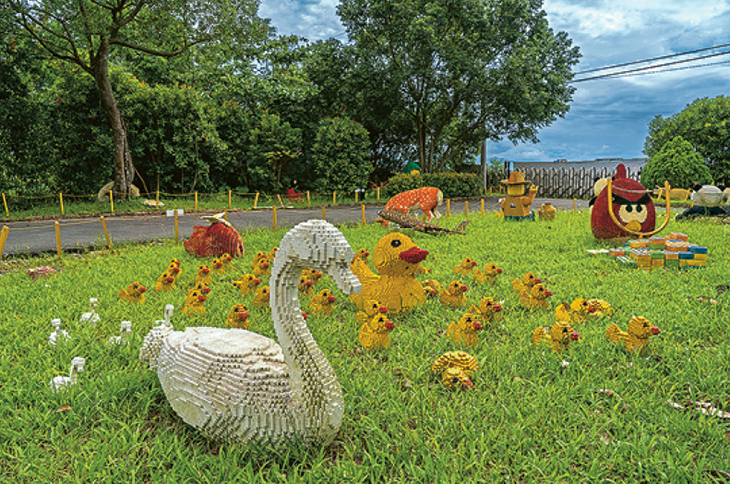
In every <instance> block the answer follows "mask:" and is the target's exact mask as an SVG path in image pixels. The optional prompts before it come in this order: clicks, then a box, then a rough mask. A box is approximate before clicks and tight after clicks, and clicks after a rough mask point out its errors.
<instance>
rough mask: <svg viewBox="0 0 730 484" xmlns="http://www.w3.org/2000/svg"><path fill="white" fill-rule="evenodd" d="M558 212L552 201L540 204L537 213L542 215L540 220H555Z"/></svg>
mask: <svg viewBox="0 0 730 484" xmlns="http://www.w3.org/2000/svg"><path fill="white" fill-rule="evenodd" d="M557 214H558V211H557V210H555V207H553V204H552V203H543V204H542V205H540V208H538V209H537V215H538V216H539V217H540V220H546V221H549V220H555V216H556V215H557Z"/></svg>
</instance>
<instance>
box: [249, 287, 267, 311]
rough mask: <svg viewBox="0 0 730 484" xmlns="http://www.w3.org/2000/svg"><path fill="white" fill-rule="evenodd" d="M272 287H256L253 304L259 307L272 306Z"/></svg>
mask: <svg viewBox="0 0 730 484" xmlns="http://www.w3.org/2000/svg"><path fill="white" fill-rule="evenodd" d="M270 292H271V289H270V288H269V286H262V287H259V288H258V289H256V292H255V293H254V296H253V305H254V307H257V308H271V306H269V294H270Z"/></svg>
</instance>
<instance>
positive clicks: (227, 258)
mask: <svg viewBox="0 0 730 484" xmlns="http://www.w3.org/2000/svg"><path fill="white" fill-rule="evenodd" d="M221 262H223V267H224V268H225V270H227V271H230V270H233V257H231V255H230V254H229V253H228V252H224V253H223V255H221Z"/></svg>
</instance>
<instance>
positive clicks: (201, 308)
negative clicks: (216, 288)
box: [182, 289, 208, 316]
mask: <svg viewBox="0 0 730 484" xmlns="http://www.w3.org/2000/svg"><path fill="white" fill-rule="evenodd" d="M205 300H206V297H205V294H203V291H202V290H196V289H193V290H192V291H190V293H189V294H188V297H187V298H186V299H185V305H183V309H182V314H183V316H188V315H191V316H192V315H197V316H205V314H206V313H207V312H208V310H207V309H206V307H205V305H204V303H205Z"/></svg>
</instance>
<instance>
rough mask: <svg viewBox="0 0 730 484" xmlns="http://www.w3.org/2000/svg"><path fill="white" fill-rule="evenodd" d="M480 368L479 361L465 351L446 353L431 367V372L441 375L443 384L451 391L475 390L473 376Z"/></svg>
mask: <svg viewBox="0 0 730 484" xmlns="http://www.w3.org/2000/svg"><path fill="white" fill-rule="evenodd" d="M478 368H479V362H477V359H476V358H474V357H473V356H472V355H470V354H469V353H466V352H464V351H449V352H448V353H444V354H443V355H441V356H440V357H439V358H438V359H437V360H436V361H435V362H434V363H433V365H431V371H433V372H434V373H441V383H443V385H444V386H445V387H446V388H448V389H450V390H451V389H461V390H470V389H472V388H474V383H473V382H472V381H471V375H472V374H473V373H474V372H475V371H476V370H477V369H478Z"/></svg>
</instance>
